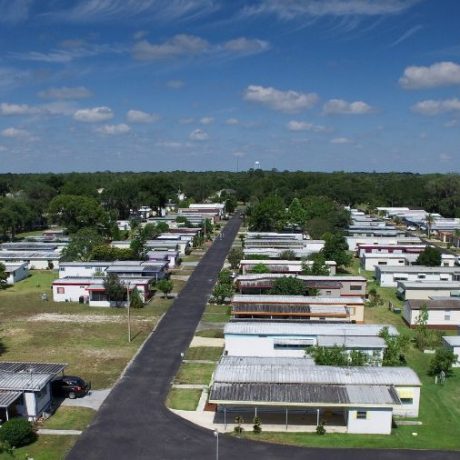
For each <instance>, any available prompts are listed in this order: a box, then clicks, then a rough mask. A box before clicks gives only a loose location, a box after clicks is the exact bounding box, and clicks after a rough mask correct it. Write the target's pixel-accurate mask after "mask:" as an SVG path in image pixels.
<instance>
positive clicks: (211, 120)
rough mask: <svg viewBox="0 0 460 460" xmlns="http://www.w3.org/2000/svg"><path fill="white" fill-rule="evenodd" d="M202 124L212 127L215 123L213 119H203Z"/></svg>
mask: <svg viewBox="0 0 460 460" xmlns="http://www.w3.org/2000/svg"><path fill="white" fill-rule="evenodd" d="M200 123H201V124H202V125H211V124H213V123H214V118H213V117H203V118H202V119H201V120H200Z"/></svg>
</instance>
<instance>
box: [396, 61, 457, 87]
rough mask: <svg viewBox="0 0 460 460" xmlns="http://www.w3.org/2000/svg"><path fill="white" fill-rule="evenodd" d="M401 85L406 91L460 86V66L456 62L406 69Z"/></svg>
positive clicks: (400, 81) (400, 80)
mask: <svg viewBox="0 0 460 460" xmlns="http://www.w3.org/2000/svg"><path fill="white" fill-rule="evenodd" d="M399 84H400V85H401V86H402V87H403V88H405V89H420V88H434V87H437V86H450V85H460V65H459V64H456V63H455V62H436V63H435V64H432V65H431V66H429V67H423V66H422V67H417V66H410V67H406V69H404V75H403V76H402V77H401V78H400V79H399Z"/></svg>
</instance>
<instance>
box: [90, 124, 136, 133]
mask: <svg viewBox="0 0 460 460" xmlns="http://www.w3.org/2000/svg"><path fill="white" fill-rule="evenodd" d="M94 131H96V132H97V133H100V134H105V135H107V136H114V135H117V134H127V133H129V132H130V131H131V128H130V127H129V126H128V125H127V124H125V123H120V124H118V125H104V126H100V127H98V128H95V129H94Z"/></svg>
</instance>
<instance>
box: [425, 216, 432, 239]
mask: <svg viewBox="0 0 460 460" xmlns="http://www.w3.org/2000/svg"><path fill="white" fill-rule="evenodd" d="M425 223H426V232H427V235H428V239H430V238H431V228H432V226H433V223H434V216H433V215H432V214H427V215H426V216H425Z"/></svg>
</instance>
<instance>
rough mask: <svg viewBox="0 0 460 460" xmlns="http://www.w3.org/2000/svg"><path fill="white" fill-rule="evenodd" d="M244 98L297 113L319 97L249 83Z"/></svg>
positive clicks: (308, 107)
mask: <svg viewBox="0 0 460 460" xmlns="http://www.w3.org/2000/svg"><path fill="white" fill-rule="evenodd" d="M244 99H245V100H246V101H249V102H255V103H258V104H261V105H264V106H266V107H269V108H271V109H274V110H279V111H281V112H287V113H296V112H300V111H302V110H306V109H310V108H311V107H313V106H314V105H315V104H316V102H317V101H318V99H319V98H318V95H317V94H315V93H301V92H298V91H293V90H288V91H281V90H279V89H276V88H272V87H264V86H258V85H249V86H248V87H247V88H246V90H245V92H244Z"/></svg>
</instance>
